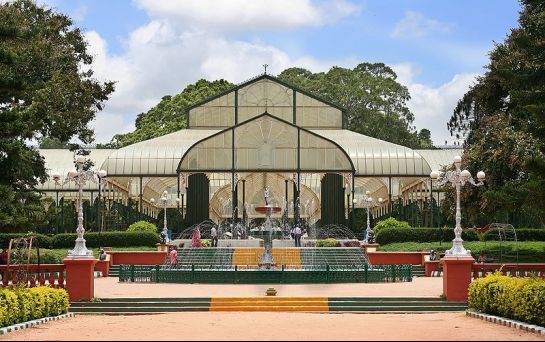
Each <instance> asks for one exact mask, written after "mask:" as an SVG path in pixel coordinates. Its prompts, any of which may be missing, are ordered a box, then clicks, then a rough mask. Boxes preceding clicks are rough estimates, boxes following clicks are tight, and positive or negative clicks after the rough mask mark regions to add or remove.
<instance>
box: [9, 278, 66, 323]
mask: <svg viewBox="0 0 545 342" xmlns="http://www.w3.org/2000/svg"><path fill="white" fill-rule="evenodd" d="M69 309H70V302H69V300H68V293H67V292H66V291H65V290H63V289H54V288H52V287H48V286H38V287H33V288H30V289H29V288H26V287H16V288H14V289H7V288H4V289H1V290H0V326H2V327H5V326H8V325H13V324H17V323H22V322H26V321H29V320H33V319H37V318H43V317H48V316H58V315H61V314H63V313H67V312H68V310H69Z"/></svg>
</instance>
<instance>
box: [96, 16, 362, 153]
mask: <svg viewBox="0 0 545 342" xmlns="http://www.w3.org/2000/svg"><path fill="white" fill-rule="evenodd" d="M86 38H87V40H88V41H89V51H90V53H91V54H92V55H94V56H95V60H94V63H93V70H94V71H95V76H96V77H97V78H98V79H100V80H103V81H104V80H114V81H117V83H116V90H115V92H114V93H113V94H112V96H111V98H110V100H109V101H108V102H107V103H106V107H105V109H104V110H103V111H102V112H100V113H98V114H97V119H96V123H95V127H96V131H95V134H96V138H97V141H98V142H107V141H109V140H110V139H111V137H112V136H113V135H114V134H118V133H126V132H129V131H131V130H133V129H134V120H135V117H136V115H137V114H139V113H141V112H145V111H147V110H149V109H150V108H151V107H153V106H154V105H156V104H157V103H158V102H159V100H160V99H161V97H162V96H164V95H167V94H177V93H179V92H181V91H182V90H183V88H185V86H186V85H188V84H190V83H192V82H195V81H197V80H198V79H200V78H205V79H211V80H212V79H220V78H224V79H227V80H229V81H231V82H235V83H239V82H242V81H244V80H246V79H248V78H250V77H253V76H256V75H258V74H260V73H262V72H263V67H262V65H263V64H268V65H269V69H268V70H269V71H270V72H271V73H272V74H274V73H279V72H280V71H282V70H284V69H286V68H288V67H292V66H301V67H305V68H307V69H309V70H312V71H314V72H318V71H325V70H327V69H329V68H330V67H331V66H332V65H339V66H352V65H355V64H356V60H355V59H354V58H351V59H350V58H349V59H345V60H338V61H324V60H317V59H315V58H313V57H312V56H302V57H300V58H292V57H290V56H289V55H288V54H287V53H285V52H284V51H282V50H280V49H278V48H276V47H274V46H271V45H267V44H264V43H262V42H246V41H240V40H229V39H226V38H223V37H218V36H215V35H210V34H207V33H204V32H199V31H182V32H179V31H177V29H176V28H175V27H174V26H172V25H171V23H170V21H168V20H155V21H152V22H150V23H149V24H147V25H145V26H142V27H140V28H138V29H136V30H135V31H133V32H132V33H131V34H130V37H129V38H128V39H127V42H126V44H127V50H126V52H124V53H123V54H122V55H112V54H111V53H109V51H108V45H107V43H106V41H105V40H104V39H102V38H101V37H100V35H99V34H98V33H97V32H94V31H91V32H88V33H87V34H86Z"/></svg>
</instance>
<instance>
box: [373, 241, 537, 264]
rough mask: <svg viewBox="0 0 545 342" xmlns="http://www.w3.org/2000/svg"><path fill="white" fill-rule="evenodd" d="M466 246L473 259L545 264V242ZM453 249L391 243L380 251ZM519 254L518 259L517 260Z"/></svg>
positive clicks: (442, 244)
mask: <svg viewBox="0 0 545 342" xmlns="http://www.w3.org/2000/svg"><path fill="white" fill-rule="evenodd" d="M464 246H465V247H466V248H467V249H469V250H471V253H472V254H473V257H475V258H478V257H479V255H480V254H481V253H484V254H486V256H487V257H488V258H492V259H494V260H496V261H497V262H500V261H501V262H516V261H517V260H518V262H538V263H545V241H521V242H518V243H515V242H503V243H500V242H498V241H488V242H486V243H485V242H480V241H467V242H464ZM450 247H452V243H451V242H423V243H419V242H402V243H390V244H386V245H382V246H379V247H378V249H377V250H379V251H387V252H393V251H400V252H421V251H424V250H430V249H435V250H436V251H439V252H444V251H445V250H446V249H450ZM517 253H518V259H517Z"/></svg>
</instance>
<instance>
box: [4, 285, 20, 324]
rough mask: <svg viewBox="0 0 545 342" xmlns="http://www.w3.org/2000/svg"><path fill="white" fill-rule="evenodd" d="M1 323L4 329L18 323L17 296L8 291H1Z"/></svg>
mask: <svg viewBox="0 0 545 342" xmlns="http://www.w3.org/2000/svg"><path fill="white" fill-rule="evenodd" d="M0 308H1V309H0V315H1V316H0V323H1V326H2V327H5V326H6V325H12V324H15V323H18V322H19V321H18V319H19V302H18V298H17V294H15V292H14V291H12V290H8V289H2V290H0Z"/></svg>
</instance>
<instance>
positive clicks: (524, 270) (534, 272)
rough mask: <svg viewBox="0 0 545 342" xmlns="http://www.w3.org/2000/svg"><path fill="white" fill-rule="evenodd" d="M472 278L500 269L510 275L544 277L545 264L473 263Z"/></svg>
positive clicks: (482, 276) (484, 275) (481, 276)
mask: <svg viewBox="0 0 545 342" xmlns="http://www.w3.org/2000/svg"><path fill="white" fill-rule="evenodd" d="M472 270H473V279H478V278H484V277H486V276H487V275H488V274H492V273H494V272H496V271H498V270H499V271H500V272H501V273H502V274H503V275H506V276H511V277H528V276H535V277H540V278H545V264H497V263H494V264H487V263H475V264H473V267H472Z"/></svg>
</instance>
